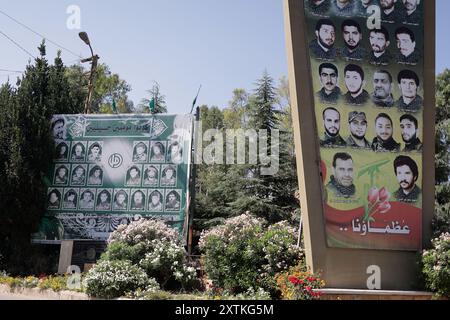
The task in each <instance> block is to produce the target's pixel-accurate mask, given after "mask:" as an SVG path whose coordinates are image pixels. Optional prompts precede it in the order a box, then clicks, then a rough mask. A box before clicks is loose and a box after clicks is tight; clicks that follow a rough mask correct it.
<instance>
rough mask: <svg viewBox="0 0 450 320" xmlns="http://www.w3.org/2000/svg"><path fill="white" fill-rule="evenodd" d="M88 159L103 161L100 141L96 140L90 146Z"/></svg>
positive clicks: (90, 160)
mask: <svg viewBox="0 0 450 320" xmlns="http://www.w3.org/2000/svg"><path fill="white" fill-rule="evenodd" d="M88 161H89V162H100V161H102V146H101V145H100V143H98V142H94V143H93V144H91V146H90V147H89V152H88Z"/></svg>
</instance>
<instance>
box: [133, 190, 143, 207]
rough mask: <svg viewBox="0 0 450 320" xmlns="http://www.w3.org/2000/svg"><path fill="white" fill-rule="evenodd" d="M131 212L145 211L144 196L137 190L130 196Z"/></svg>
mask: <svg viewBox="0 0 450 320" xmlns="http://www.w3.org/2000/svg"><path fill="white" fill-rule="evenodd" d="M131 210H136V211H145V194H144V192H143V191H141V190H137V191H135V192H134V193H133V195H132V196H131Z"/></svg>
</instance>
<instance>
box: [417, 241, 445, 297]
mask: <svg viewBox="0 0 450 320" xmlns="http://www.w3.org/2000/svg"><path fill="white" fill-rule="evenodd" d="M422 264H423V270H422V272H423V275H424V278H425V284H426V286H427V288H428V289H430V290H432V291H433V292H436V293H437V294H438V295H441V296H444V297H450V234H449V233H444V234H442V235H441V236H440V237H439V238H436V239H434V240H433V249H431V250H428V251H424V252H423V254H422Z"/></svg>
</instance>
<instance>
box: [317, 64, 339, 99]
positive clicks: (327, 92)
mask: <svg viewBox="0 0 450 320" xmlns="http://www.w3.org/2000/svg"><path fill="white" fill-rule="evenodd" d="M319 77H320V83H321V84H322V89H320V91H319V92H317V93H316V96H317V98H318V99H319V100H320V102H322V103H332V104H336V103H338V102H339V100H340V99H341V97H342V92H341V89H340V88H339V87H338V86H337V83H338V78H339V71H338V69H337V67H336V66H335V65H334V64H332V63H328V62H325V63H322V64H321V65H320V66H319Z"/></svg>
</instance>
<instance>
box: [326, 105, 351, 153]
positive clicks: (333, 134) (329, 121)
mask: <svg viewBox="0 0 450 320" xmlns="http://www.w3.org/2000/svg"><path fill="white" fill-rule="evenodd" d="M322 118H323V126H324V128H325V134H324V138H323V139H322V140H320V146H321V147H325V148H332V147H345V146H346V143H345V141H344V139H342V137H341V135H340V134H339V132H340V130H341V114H340V113H339V111H337V110H336V109H335V108H332V107H329V108H326V109H325V110H324V111H323V113H322Z"/></svg>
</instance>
